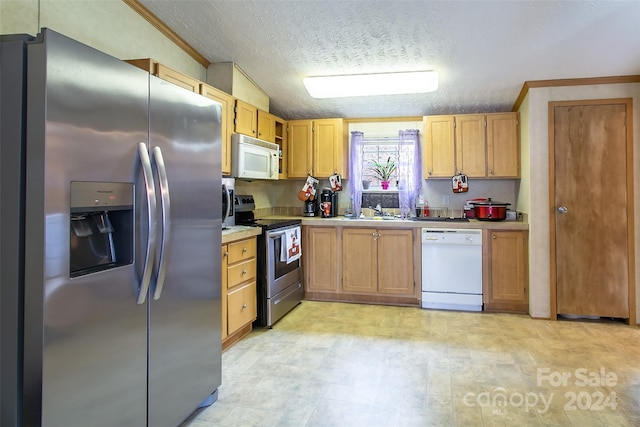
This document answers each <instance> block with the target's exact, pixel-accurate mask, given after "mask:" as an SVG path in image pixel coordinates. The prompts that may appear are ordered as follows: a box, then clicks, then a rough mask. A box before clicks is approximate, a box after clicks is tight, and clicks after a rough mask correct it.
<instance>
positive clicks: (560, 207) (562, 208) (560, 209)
mask: <svg viewBox="0 0 640 427" xmlns="http://www.w3.org/2000/svg"><path fill="white" fill-rule="evenodd" d="M558 212H560V213H561V214H566V213H567V208H566V207H564V206H559V207H558Z"/></svg>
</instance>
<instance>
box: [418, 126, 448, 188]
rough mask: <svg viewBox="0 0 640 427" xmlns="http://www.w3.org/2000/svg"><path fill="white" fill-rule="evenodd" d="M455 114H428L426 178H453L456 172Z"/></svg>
mask: <svg viewBox="0 0 640 427" xmlns="http://www.w3.org/2000/svg"><path fill="white" fill-rule="evenodd" d="M454 123H455V121H454V117H453V116H426V117H424V119H423V124H424V150H423V151H424V152H423V155H422V170H423V176H424V178H451V176H452V175H454V173H455V127H454Z"/></svg>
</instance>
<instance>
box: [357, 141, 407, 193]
mask: <svg viewBox="0 0 640 427" xmlns="http://www.w3.org/2000/svg"><path fill="white" fill-rule="evenodd" d="M363 142H364V145H363V150H362V180H363V181H371V187H370V188H372V189H380V188H381V186H380V178H379V177H378V176H376V175H375V174H374V173H373V171H372V170H371V166H372V163H371V162H372V161H376V162H379V163H382V164H385V163H386V162H387V159H391V161H392V162H394V163H395V164H396V165H397V164H398V138H367V137H366V135H365V137H364V141H363ZM397 181H398V170H397V169H396V170H395V171H394V172H393V173H392V174H391V178H390V179H389V182H391V186H390V187H389V189H396V182H397Z"/></svg>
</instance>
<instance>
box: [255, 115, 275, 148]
mask: <svg viewBox="0 0 640 427" xmlns="http://www.w3.org/2000/svg"><path fill="white" fill-rule="evenodd" d="M257 138H259V139H262V140H265V141H269V142H273V143H275V142H276V116H274V115H273V114H270V113H267V112H266V111H263V110H258V136H257Z"/></svg>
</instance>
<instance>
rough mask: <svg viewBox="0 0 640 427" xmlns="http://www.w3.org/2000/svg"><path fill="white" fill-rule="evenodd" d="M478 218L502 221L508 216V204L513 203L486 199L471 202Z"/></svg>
mask: <svg viewBox="0 0 640 427" xmlns="http://www.w3.org/2000/svg"><path fill="white" fill-rule="evenodd" d="M471 204H472V205H473V213H474V216H475V218H476V219H479V220H483V221H502V220H504V219H506V218H507V206H509V205H510V204H511V203H502V202H494V201H492V200H491V198H489V199H487V200H486V201H478V202H471Z"/></svg>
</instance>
